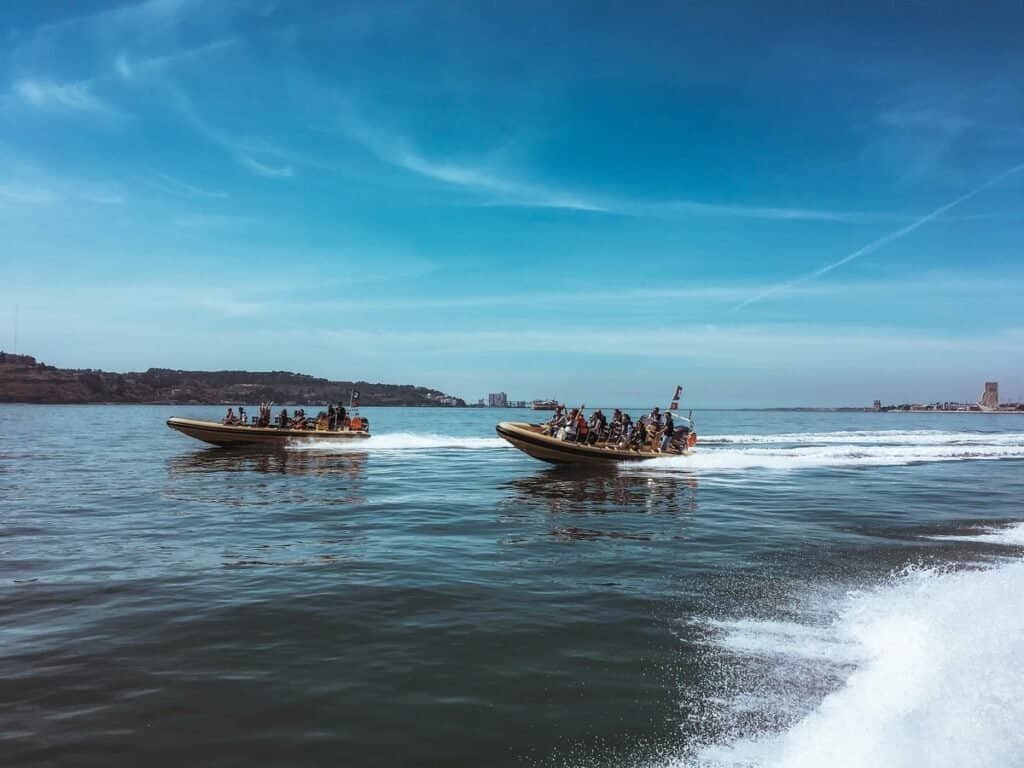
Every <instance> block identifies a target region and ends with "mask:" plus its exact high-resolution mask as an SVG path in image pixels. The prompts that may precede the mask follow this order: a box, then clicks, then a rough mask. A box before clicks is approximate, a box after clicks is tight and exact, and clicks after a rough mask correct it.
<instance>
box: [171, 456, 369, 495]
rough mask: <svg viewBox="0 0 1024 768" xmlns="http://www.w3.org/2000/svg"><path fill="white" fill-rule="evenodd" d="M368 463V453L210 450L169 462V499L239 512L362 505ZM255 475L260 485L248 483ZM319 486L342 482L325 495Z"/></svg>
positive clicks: (175, 457) (178, 457)
mask: <svg viewBox="0 0 1024 768" xmlns="http://www.w3.org/2000/svg"><path fill="white" fill-rule="evenodd" d="M366 463H367V455H366V454H365V453H339V454H325V453H319V452H313V451H281V450H267V449H264V448H206V449H203V450H201V451H192V452H189V453H186V454H181V455H179V456H173V457H171V458H169V459H168V460H167V474H168V478H169V480H170V481H171V487H170V488H169V489H168V495H169V496H171V497H173V498H178V497H187V498H189V499H190V500H196V501H210V502H218V503H222V504H226V505H229V506H239V507H245V506H266V505H271V506H274V505H292V504H305V503H310V504H330V505H339V504H340V505H352V504H362V503H364V502H365V501H366V499H365V497H364V496H363V493H362V491H363V483H364V482H365V480H366ZM251 473H256V474H257V475H260V476H261V477H260V479H259V480H258V481H256V482H250V481H249V480H247V476H249V475H251ZM312 479H316V480H317V481H318V482H316V483H312V484H311V481H312ZM210 481H214V482H210ZM319 481H332V485H333V481H341V482H340V484H339V485H340V487H338V488H337V489H336V490H331V491H328V492H326V493H325V492H324V486H323V485H322V484H321V483H320V482H319Z"/></svg>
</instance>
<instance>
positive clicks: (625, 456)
mask: <svg viewBox="0 0 1024 768" xmlns="http://www.w3.org/2000/svg"><path fill="white" fill-rule="evenodd" d="M495 430H496V431H497V433H498V435H499V436H500V437H502V438H504V439H505V440H507V441H508V442H510V443H511V444H512V445H513V446H515V447H516V448H518V449H519V450H520V451H522V452H523V453H525V454H527V455H528V456H532V457H533V458H535V459H540V460H541V461H546V462H548V463H550V464H591V465H593V464H605V465H607V464H615V463H618V462H620V461H644V460H646V459H657V458H663V457H665V456H680V455H682V456H688V455H690V451H684V452H683V453H682V454H680V453H658V452H657V451H632V450H623V449H621V448H606V447H600V446H593V445H581V444H579V443H569V442H566V441H565V440H559V439H558V438H555V437H551V436H549V435H544V434H541V432H540V427H539V426H538V425H536V424H525V423H522V422H514V421H503V422H501V423H500V424H498V426H497V427H495Z"/></svg>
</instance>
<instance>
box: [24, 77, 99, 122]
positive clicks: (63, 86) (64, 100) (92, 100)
mask: <svg viewBox="0 0 1024 768" xmlns="http://www.w3.org/2000/svg"><path fill="white" fill-rule="evenodd" d="M14 92H15V93H16V94H17V95H18V96H19V97H20V98H21V100H22V101H24V102H25V103H26V104H29V105H31V106H33V107H36V108H38V109H61V110H68V111H74V112H91V113H103V114H108V115H109V114H114V112H115V110H114V109H113V108H112V107H111V106H110V105H108V104H106V103H105V102H104V101H102V100H101V99H99V98H97V96H96V95H95V94H93V92H92V86H91V84H90V83H88V82H84V81H83V82H77V83H57V82H53V81H51V80H36V79H31V78H28V79H23V80H18V81H17V82H16V83H15V84H14Z"/></svg>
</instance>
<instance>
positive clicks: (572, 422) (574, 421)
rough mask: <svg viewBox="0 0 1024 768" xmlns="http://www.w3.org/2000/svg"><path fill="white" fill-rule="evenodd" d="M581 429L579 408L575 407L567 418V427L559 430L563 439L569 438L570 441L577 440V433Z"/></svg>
mask: <svg viewBox="0 0 1024 768" xmlns="http://www.w3.org/2000/svg"><path fill="white" fill-rule="evenodd" d="M578 431H579V410H578V409H576V408H573V409H572V410H571V411H569V416H568V418H567V419H566V420H565V428H564V429H563V430H559V435H561V439H562V440H567V441H568V442H570V443H575V442H576V435H577V434H578Z"/></svg>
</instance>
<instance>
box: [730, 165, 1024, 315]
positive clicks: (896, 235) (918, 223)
mask: <svg viewBox="0 0 1024 768" xmlns="http://www.w3.org/2000/svg"><path fill="white" fill-rule="evenodd" d="M1020 171H1024V163H1021V164H1019V165H1015V166H1013V167H1011V168H1008V169H1007V170H1005V171H1003V172H1002V173H999V174H997V175H996V176H993V177H992V178H991V179H989V180H988V181H986V182H985V183H984V184H981V185H980V186H977V187H975V188H974V189H972V190H971V191H970V192H968V193H966V194H964V195H961V196H960V197H958V198H956V199H955V200H952V201H950V202H948V203H946V204H945V205H941V206H939V207H938V208H936V209H935V210H934V211H932V212H931V213H928V214H925V215H924V216H922V217H921V218H919V219H916V220H914V221H912V222H911V223H910V224H908V225H907V226H905V227H901V228H900V229H897V230H896V231H894V232H890V233H889V234H887V235H884V236H883V237H880V238H878V239H877V240H874V241H872V242H870V243H868V244H867V245H865V246H862V247H861V248H858V249H857V250H855V251H853V252H852V253H849V254H847V255H846V256H844V257H843V258H841V259H839V260H838V261H834V262H832V263H831V264H826V265H825V266H823V267H821V268H820V269H816V270H814V271H813V272H811V273H809V274H807V275H804V276H803V277H800V278H797V279H796V280H791V281H790V282H787V283H780V284H778V285H774V286H772V287H770V288H767V289H765V290H763V291H761V292H760V293H758V294H756V295H754V296H752V297H750V298H749V299H746V300H745V301H741V302H740V303H739V304H737V305H736V306H735V307H733V311H734V312H735V311H738V310H741V309H743V308H744V307H748V306H750V305H751V304H753V303H755V302H758V301H761V300H762V299H766V298H768V297H769V296H772V295H774V294H777V293H781V292H782V291H786V290H789V289H791V288H794V287H795V286H798V285H800V284H801V283H805V282H807V281H808V280H813V279H814V278H816V277H821V276H822V275H824V274H827V273H829V272H831V271H832V270H834V269H838V268H839V267H841V266H843V265H844V264H848V263H850V262H851V261H853V260H854V259H859V258H860V257H861V256H865V255H867V254H869V253H873V252H874V251H877V250H878V249H879V248H882V247H883V246H885V245H888V244H889V243H892V242H894V241H896V240H899V239H900V238H902V237H906V236H907V235H909V234H910V233H911V232H913V231H914V230H916V229H919V228H920V227H923V226H924V225H925V224H927V223H928V222H930V221H933V220H935V219H937V218H939V217H940V216H942V215H943V214H944V213H946V212H947V211H950V210H952V209H953V208H955V207H957V206H958V205H961V204H962V203H965V202H967V201H968V200H970V199H971V198H973V197H975V196H977V195H979V194H981V193H982V192H984V191H985V190H987V189H989V188H991V187H994V186H995V185H996V184H999V183H1000V182H1002V181H1005V180H1006V179H1008V178H1009V177H1011V176H1013V175H1014V174H1017V173H1019V172H1020Z"/></svg>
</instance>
